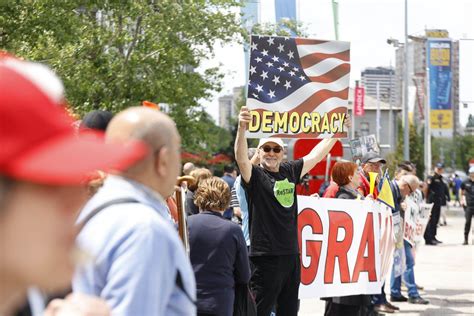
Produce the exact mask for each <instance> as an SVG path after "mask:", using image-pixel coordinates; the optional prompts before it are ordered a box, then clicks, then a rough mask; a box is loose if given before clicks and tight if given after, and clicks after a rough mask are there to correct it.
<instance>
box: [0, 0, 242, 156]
mask: <svg viewBox="0 0 474 316" xmlns="http://www.w3.org/2000/svg"><path fill="white" fill-rule="evenodd" d="M238 5H239V4H238V1H234V0H212V1H179V0H159V1H156V0H155V1H153V0H151V1H150V0H148V1H144V0H136V1H112V0H109V1H85V0H82V1H55V0H36V1H32V0H29V1H28V0H23V1H21V0H18V1H10V2H7V3H6V4H3V5H0V47H1V48H2V49H6V50H8V51H10V52H12V53H13V54H16V55H17V56H21V57H24V58H27V59H31V60H35V61H40V62H44V63H46V64H48V65H49V66H51V67H52V68H53V69H54V70H55V71H56V72H57V73H58V74H59V76H60V77H61V78H62V80H63V81H64V84H65V87H66V94H67V95H66V97H67V100H68V102H69V104H70V107H71V108H72V109H73V111H74V112H75V113H77V114H79V115H81V116H82V115H83V114H84V113H86V112H88V111H90V110H93V109H107V110H111V111H113V112H117V111H120V110H122V109H124V108H126V107H129V106H132V105H139V104H140V103H141V101H143V100H148V101H152V102H155V103H167V104H169V105H170V115H171V116H172V117H173V118H174V119H175V121H176V122H177V126H178V129H179V131H180V133H181V135H182V138H183V144H184V147H185V149H187V150H197V149H202V150H208V151H211V150H213V149H214V148H215V145H216V143H215V142H216V141H217V139H216V137H217V138H218V137H219V135H221V136H222V134H223V132H222V131H220V130H219V131H216V126H215V124H214V122H213V121H212V120H210V119H209V117H208V116H206V114H205V113H204V110H203V108H202V107H201V105H200V104H199V100H200V99H202V98H207V97H209V96H210V95H211V93H212V92H213V91H216V90H219V89H220V84H221V78H222V76H223V74H222V73H220V72H219V69H218V68H209V69H204V70H203V71H202V72H199V73H198V72H195V71H194V69H195V68H196V67H199V66H200V64H201V62H202V61H203V60H204V59H208V58H212V56H213V46H214V44H215V42H216V41H220V42H221V43H226V42H230V41H238V40H240V38H241V37H240V36H241V34H242V29H241V28H240V26H239V23H238V17H237V16H236V14H235V13H233V11H232V9H233V8H235V7H236V6H238ZM234 11H235V10H234ZM206 129H207V130H206ZM222 137H223V138H225V136H222Z"/></svg>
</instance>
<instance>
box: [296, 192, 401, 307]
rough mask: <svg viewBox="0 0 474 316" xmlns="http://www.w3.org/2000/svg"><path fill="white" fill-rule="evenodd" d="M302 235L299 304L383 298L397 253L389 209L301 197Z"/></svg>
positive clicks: (370, 203)
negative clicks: (353, 297)
mask: <svg viewBox="0 0 474 316" xmlns="http://www.w3.org/2000/svg"><path fill="white" fill-rule="evenodd" d="M382 227H383V228H382ZM298 235H299V246H300V253H301V285H300V291H299V297H300V298H315V297H333V296H347V295H356V294H377V293H380V290H381V287H382V284H383V282H384V278H385V275H386V273H388V270H389V267H390V263H391V256H392V252H393V247H394V239H393V223H392V215H391V210H390V208H388V207H386V206H385V205H383V204H381V203H379V202H376V201H373V200H342V199H323V198H315V197H308V196H298Z"/></svg>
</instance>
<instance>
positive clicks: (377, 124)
mask: <svg viewBox="0 0 474 316" xmlns="http://www.w3.org/2000/svg"><path fill="white" fill-rule="evenodd" d="M375 137H376V138H377V142H378V143H379V144H381V143H382V142H381V141H380V82H378V81H377V115H376V117H375Z"/></svg>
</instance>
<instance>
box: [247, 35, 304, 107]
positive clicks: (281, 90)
mask: <svg viewBox="0 0 474 316" xmlns="http://www.w3.org/2000/svg"><path fill="white" fill-rule="evenodd" d="M250 49H251V54H250V69H249V82H248V94H247V97H248V98H253V99H256V100H259V101H262V102H265V103H273V102H277V101H280V100H281V99H284V98H285V97H286V96H288V95H290V94H291V93H293V92H294V91H296V90H298V89H299V88H300V87H302V86H303V85H305V84H307V83H309V82H310V79H309V78H308V77H307V76H306V74H305V73H304V71H303V68H302V66H301V63H300V58H299V56H298V50H297V48H296V43H295V39H294V38H288V37H273V36H272V37H269V36H252V42H251V45H250Z"/></svg>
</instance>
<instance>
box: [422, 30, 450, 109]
mask: <svg viewBox="0 0 474 316" xmlns="http://www.w3.org/2000/svg"><path fill="white" fill-rule="evenodd" d="M427 46H428V47H427V55H428V56H427V58H428V67H429V70H430V78H429V84H430V85H429V87H430V108H431V109H432V110H451V109H452V101H451V88H452V71H451V40H449V39H429V40H428V41H427Z"/></svg>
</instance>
